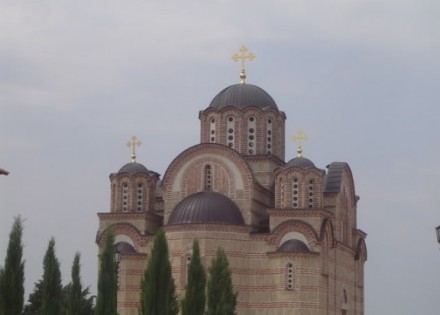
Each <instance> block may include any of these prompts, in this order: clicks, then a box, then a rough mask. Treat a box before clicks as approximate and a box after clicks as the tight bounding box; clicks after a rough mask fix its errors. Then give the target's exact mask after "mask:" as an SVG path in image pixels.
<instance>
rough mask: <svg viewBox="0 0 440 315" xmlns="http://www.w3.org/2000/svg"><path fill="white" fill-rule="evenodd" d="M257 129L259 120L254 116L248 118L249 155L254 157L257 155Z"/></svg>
mask: <svg viewBox="0 0 440 315" xmlns="http://www.w3.org/2000/svg"><path fill="white" fill-rule="evenodd" d="M256 127H257V120H256V118H255V117H254V116H251V117H249V118H248V145H247V148H248V154H249V155H254V154H255V153H256V145H255V144H256V141H255V138H256V135H257V131H256Z"/></svg>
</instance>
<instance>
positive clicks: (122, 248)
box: [114, 242, 137, 254]
mask: <svg viewBox="0 0 440 315" xmlns="http://www.w3.org/2000/svg"><path fill="white" fill-rule="evenodd" d="M114 249H115V251H118V252H120V253H121V254H136V253H137V252H136V250H135V249H134V247H133V246H132V245H131V244H129V243H127V242H119V243H117V244H115V245H114Z"/></svg>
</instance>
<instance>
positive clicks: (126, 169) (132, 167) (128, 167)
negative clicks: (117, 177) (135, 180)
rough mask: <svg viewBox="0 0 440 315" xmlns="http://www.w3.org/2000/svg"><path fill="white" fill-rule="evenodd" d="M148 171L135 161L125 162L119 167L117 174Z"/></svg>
mask: <svg viewBox="0 0 440 315" xmlns="http://www.w3.org/2000/svg"><path fill="white" fill-rule="evenodd" d="M149 172H150V171H149V170H148V169H147V168H146V167H145V166H143V165H142V164H140V163H137V162H131V163H127V164H125V165H124V166H123V167H121V169H120V170H119V172H118V174H121V173H128V174H136V173H147V174H148V173H149Z"/></svg>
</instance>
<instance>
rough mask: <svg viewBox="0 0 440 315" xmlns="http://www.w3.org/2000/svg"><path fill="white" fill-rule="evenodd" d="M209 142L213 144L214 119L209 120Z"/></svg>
mask: <svg viewBox="0 0 440 315" xmlns="http://www.w3.org/2000/svg"><path fill="white" fill-rule="evenodd" d="M209 142H215V119H214V118H213V117H211V118H210V119H209Z"/></svg>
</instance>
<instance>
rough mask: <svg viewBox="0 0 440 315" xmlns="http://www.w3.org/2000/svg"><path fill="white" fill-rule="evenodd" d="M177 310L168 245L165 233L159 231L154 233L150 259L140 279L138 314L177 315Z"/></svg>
mask: <svg viewBox="0 0 440 315" xmlns="http://www.w3.org/2000/svg"><path fill="white" fill-rule="evenodd" d="M178 309H179V307H178V301H177V296H176V289H175V285H174V279H173V277H172V275H171V264H170V260H169V257H168V245H167V241H166V238H165V233H164V232H163V230H159V231H158V232H157V233H156V237H155V239H154V244H153V249H152V252H151V257H150V260H149V262H148V266H147V269H146V270H145V273H144V278H143V279H142V293H141V307H140V313H141V314H142V315H177V314H178Z"/></svg>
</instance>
